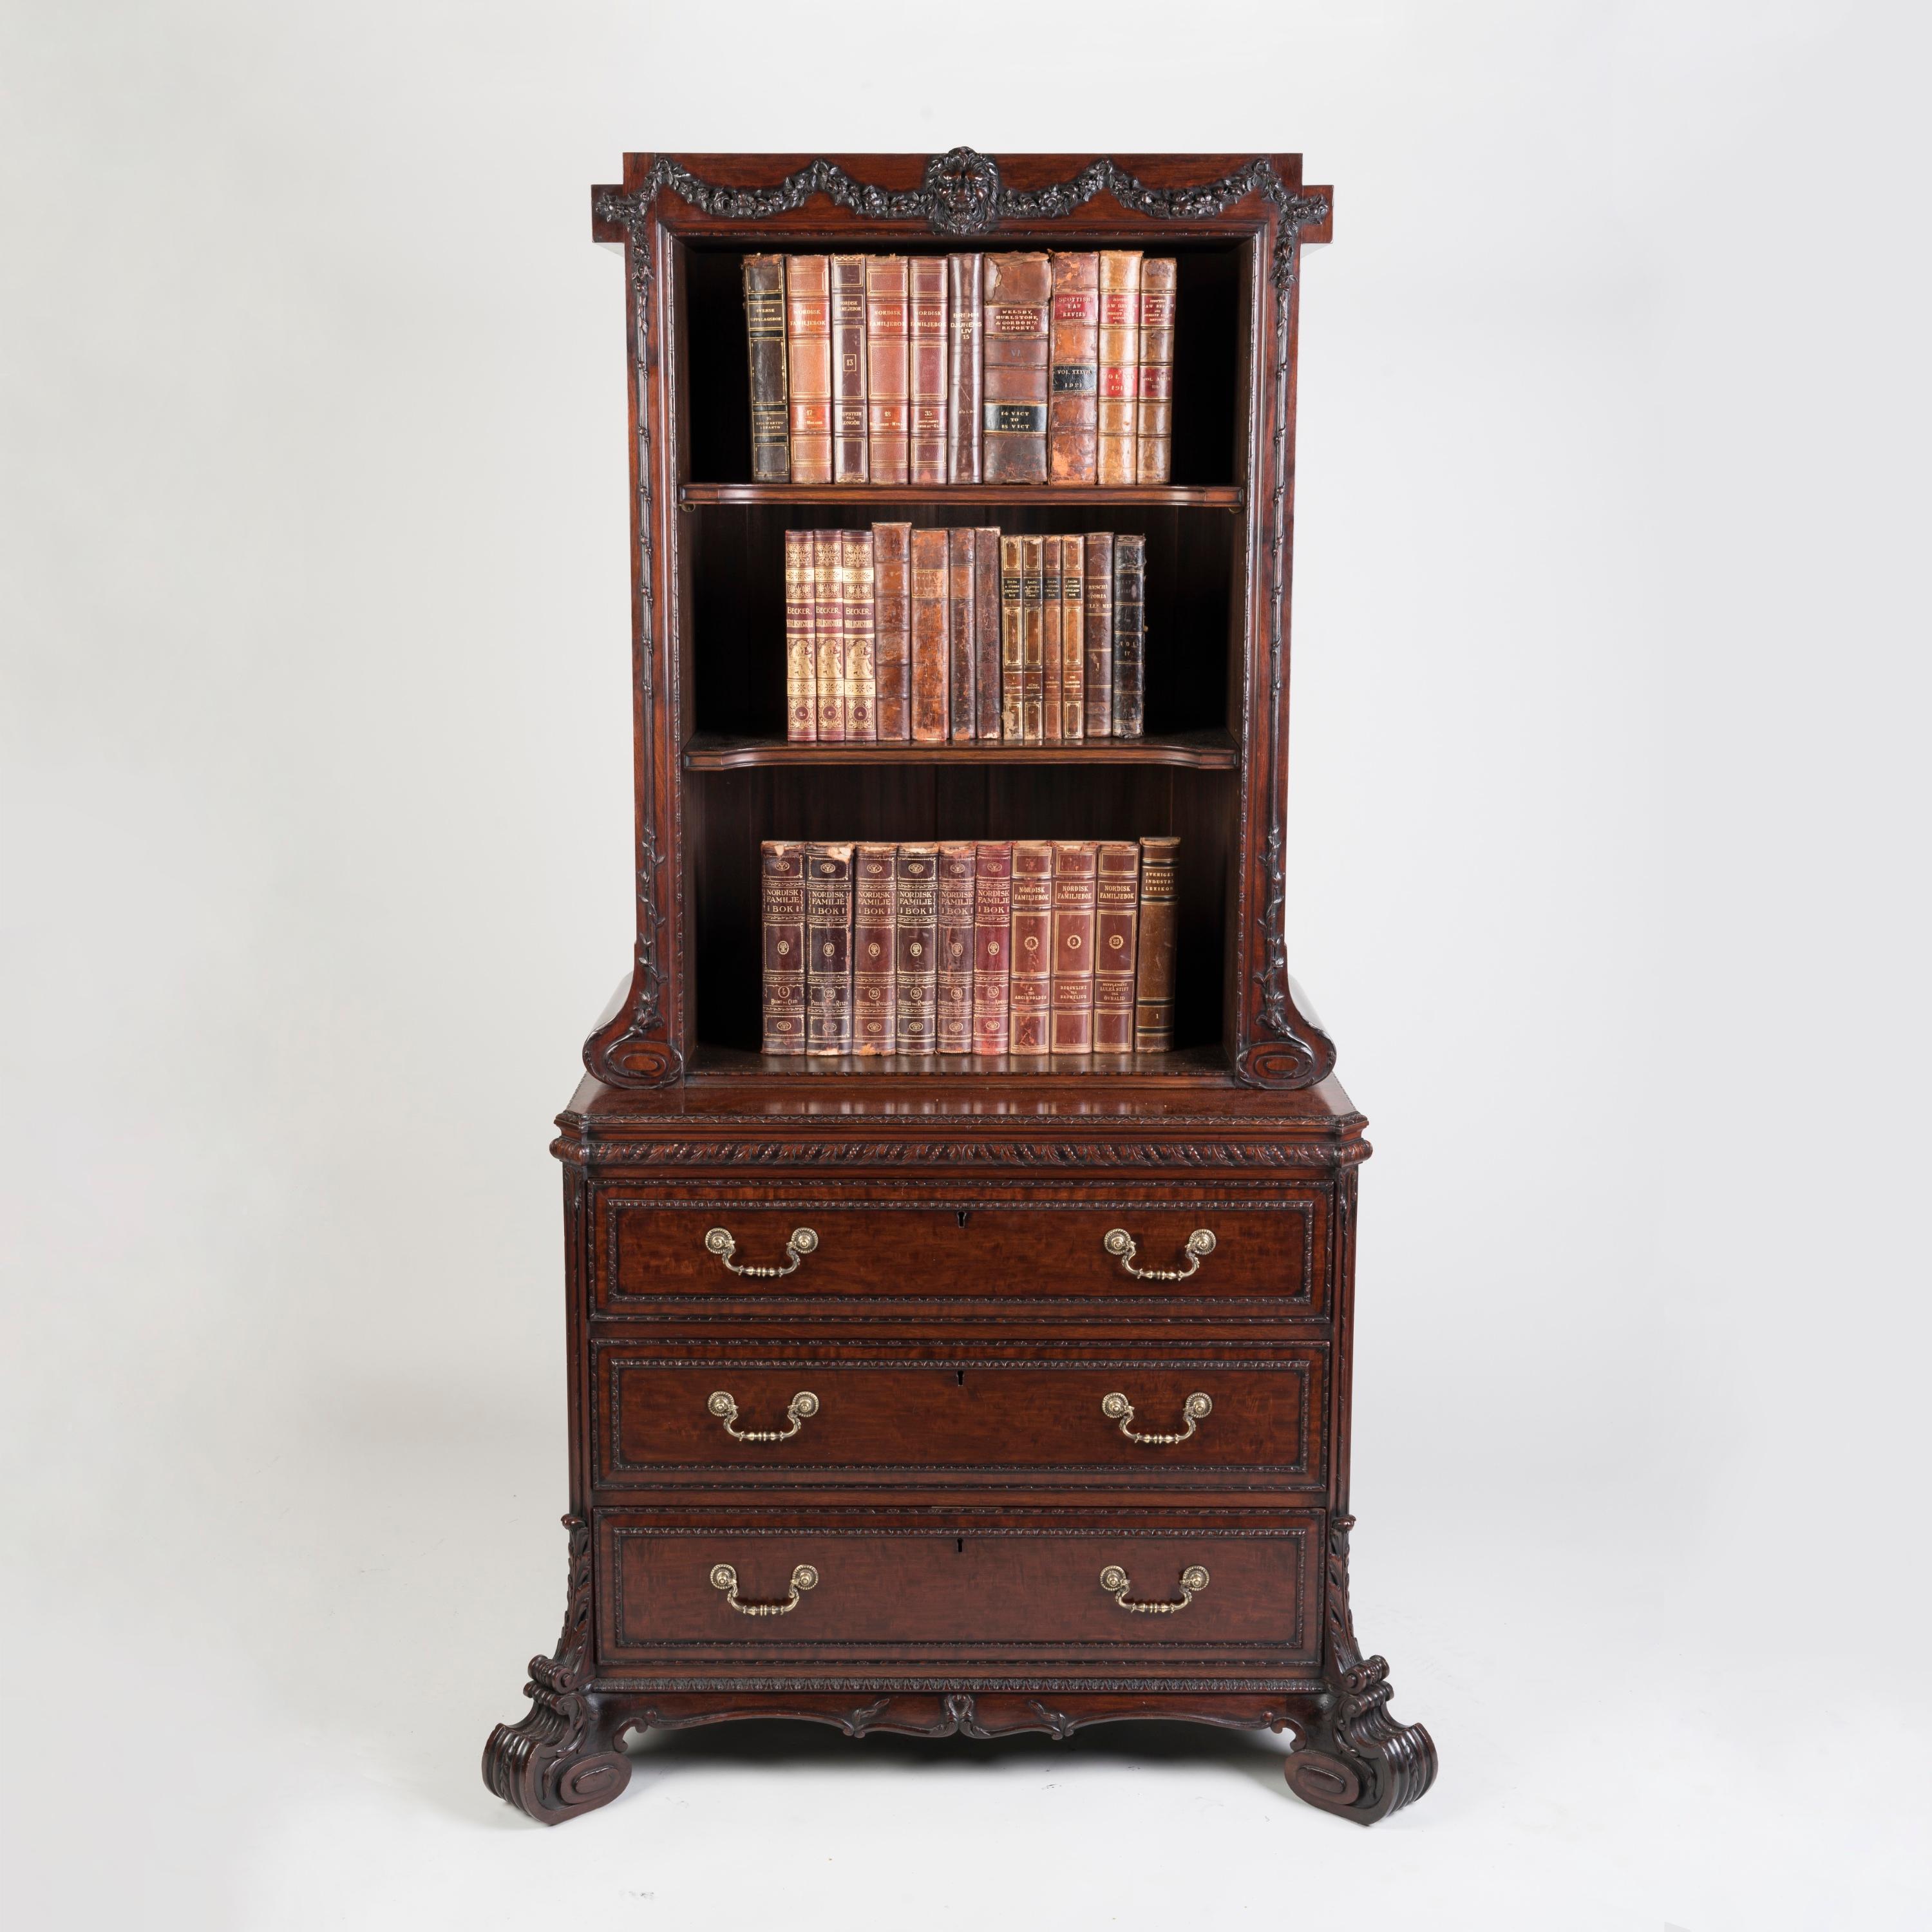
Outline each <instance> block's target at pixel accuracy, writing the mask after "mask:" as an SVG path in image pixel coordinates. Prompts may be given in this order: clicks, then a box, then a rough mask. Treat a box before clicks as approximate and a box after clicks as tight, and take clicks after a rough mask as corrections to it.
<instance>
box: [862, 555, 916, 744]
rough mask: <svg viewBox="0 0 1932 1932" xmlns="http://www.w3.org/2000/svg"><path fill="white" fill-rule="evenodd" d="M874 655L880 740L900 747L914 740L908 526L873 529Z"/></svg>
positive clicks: (875, 706)
mask: <svg viewBox="0 0 1932 1932" xmlns="http://www.w3.org/2000/svg"><path fill="white" fill-rule="evenodd" d="M872 634H873V645H872V648H873V654H874V658H875V660H876V662H877V677H878V694H877V697H876V699H875V700H874V703H873V706H872V710H873V715H874V716H875V717H876V718H877V720H878V724H879V736H880V739H883V740H885V741H886V742H890V743H892V744H898V745H902V744H904V742H906V740H907V739H908V738H910V736H912V526H911V524H910V523H874V525H873V526H872Z"/></svg>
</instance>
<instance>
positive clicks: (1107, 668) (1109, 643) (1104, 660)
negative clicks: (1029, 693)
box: [1081, 530, 1114, 738]
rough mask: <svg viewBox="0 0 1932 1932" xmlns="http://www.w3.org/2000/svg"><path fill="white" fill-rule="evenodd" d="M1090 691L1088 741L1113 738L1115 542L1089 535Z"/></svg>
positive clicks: (1107, 534)
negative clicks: (1089, 739) (1090, 739)
mask: <svg viewBox="0 0 1932 1932" xmlns="http://www.w3.org/2000/svg"><path fill="white" fill-rule="evenodd" d="M1082 574H1083V575H1084V576H1085V578H1086V604H1087V688H1086V691H1085V694H1084V702H1083V704H1082V711H1083V712H1084V714H1085V715H1083V716H1082V719H1081V722H1082V724H1083V725H1085V727H1086V730H1085V736H1088V737H1089V738H1111V737H1112V736H1113V735H1114V538H1113V533H1112V531H1110V530H1089V531H1088V532H1087V563H1086V568H1085V571H1083V573H1082Z"/></svg>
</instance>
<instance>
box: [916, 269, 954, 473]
mask: <svg viewBox="0 0 1932 1932" xmlns="http://www.w3.org/2000/svg"><path fill="white" fill-rule="evenodd" d="M908 281H909V284H910V287H911V290H912V296H911V301H912V314H911V320H910V329H909V331H908V336H909V340H910V344H911V350H912V366H911V374H910V381H911V429H910V447H909V449H908V452H907V466H908V468H909V469H910V480H911V481H913V482H914V483H944V481H946V399H947V381H946V362H947V357H946V349H947V342H946V317H947V301H946V257H944V255H914V256H913V257H911V258H910V269H909V270H908Z"/></svg>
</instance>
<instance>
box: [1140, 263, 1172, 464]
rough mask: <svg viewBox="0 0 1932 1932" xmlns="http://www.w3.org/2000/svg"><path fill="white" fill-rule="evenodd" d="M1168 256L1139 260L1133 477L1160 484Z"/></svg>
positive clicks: (1167, 420)
mask: <svg viewBox="0 0 1932 1932" xmlns="http://www.w3.org/2000/svg"><path fill="white" fill-rule="evenodd" d="M1174 278H1175V260H1174V257H1172V256H1171V255H1166V256H1161V255H1156V256H1151V257H1148V260H1146V261H1145V262H1143V263H1142V264H1141V376H1140V392H1139V397H1138V398H1137V401H1138V404H1139V408H1138V411H1137V422H1136V430H1135V434H1136V440H1137V444H1138V447H1139V474H1138V480H1139V481H1141V482H1142V483H1165V482H1166V481H1167V477H1168V468H1169V462H1170V460H1171V451H1172V432H1173V428H1174Z"/></svg>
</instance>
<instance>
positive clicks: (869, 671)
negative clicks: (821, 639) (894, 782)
mask: <svg viewBox="0 0 1932 1932" xmlns="http://www.w3.org/2000/svg"><path fill="white" fill-rule="evenodd" d="M838 556H839V562H838V577H839V585H840V588H841V590H842V592H844V606H845V616H844V622H843V624H842V625H841V626H840V628H841V631H842V632H843V634H844V643H845V736H846V739H847V742H849V743H853V744H861V745H864V744H870V743H871V742H874V740H875V739H877V736H878V735H879V727H878V712H877V701H878V672H877V657H876V655H875V652H876V648H877V647H876V644H875V642H874V634H873V631H874V625H875V624H876V623H877V616H876V614H875V613H874V610H873V608H872V598H873V595H874V582H873V577H874V572H873V568H872V533H871V531H870V530H841V531H840V532H838Z"/></svg>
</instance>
